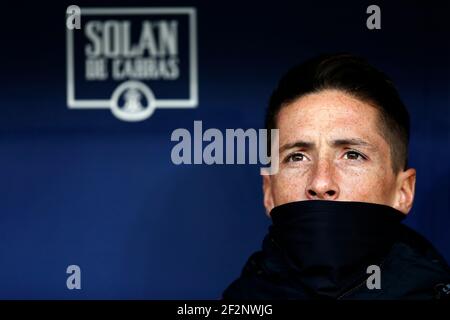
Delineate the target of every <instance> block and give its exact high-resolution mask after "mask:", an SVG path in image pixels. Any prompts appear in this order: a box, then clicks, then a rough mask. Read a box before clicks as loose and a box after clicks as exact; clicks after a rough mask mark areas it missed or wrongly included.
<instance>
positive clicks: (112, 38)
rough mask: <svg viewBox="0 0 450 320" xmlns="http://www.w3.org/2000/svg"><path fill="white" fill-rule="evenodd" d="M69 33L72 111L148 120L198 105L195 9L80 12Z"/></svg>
mask: <svg viewBox="0 0 450 320" xmlns="http://www.w3.org/2000/svg"><path fill="white" fill-rule="evenodd" d="M79 10H80V13H81V28H79V29H78V28H67V29H66V37H67V39H66V41H67V43H66V45H67V105H68V107H69V109H86V110H88V109H110V110H111V112H112V114H113V115H114V116H116V117H117V118H118V119H120V120H123V121H142V120H145V119H147V118H149V117H150V116H151V115H152V114H153V113H154V112H155V110H156V109H159V108H171V109H186V108H195V107H197V105H198V78H197V75H198V70H197V21H196V11H195V9H194V8H186V7H182V8H177V7H171V8H79Z"/></svg>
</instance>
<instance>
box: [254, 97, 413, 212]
mask: <svg viewBox="0 0 450 320" xmlns="http://www.w3.org/2000/svg"><path fill="white" fill-rule="evenodd" d="M377 121H378V110H377V109H375V108H374V107H373V106H371V105H370V104H368V103H366V102H364V101H361V100H359V99H357V98H354V97H352V96H350V95H348V94H346V93H344V92H342V91H339V90H323V91H320V92H318V93H313V94H309V95H306V96H303V97H301V98H299V99H297V100H296V101H294V102H293V103H291V104H289V105H287V106H284V107H283V108H282V109H281V110H280V112H279V113H278V116H277V119H276V123H277V127H278V128H279V130H280V131H279V145H280V150H282V148H283V146H284V145H287V144H292V143H294V142H296V141H299V140H302V141H307V142H311V143H314V146H312V147H310V146H308V147H304V146H296V147H293V148H290V149H287V150H285V151H281V152H280V156H279V161H280V167H279V171H278V173H277V174H275V175H272V176H264V177H263V191H264V206H265V208H266V211H267V213H269V212H270V210H271V209H272V208H273V207H274V206H278V205H281V204H284V203H288V202H293V201H301V200H336V201H361V202H370V203H378V204H385V205H389V206H391V207H393V208H395V209H397V210H399V211H401V212H403V213H404V214H407V213H408V212H409V211H410V210H411V207H412V204H413V200H414V189H415V181H416V172H415V170H414V169H412V168H410V169H408V170H405V171H401V172H399V173H395V172H394V171H393V169H392V161H391V152H390V146H389V144H388V142H387V141H386V140H384V138H383V137H382V135H381V134H380V131H379V130H380V129H379V126H377ZM336 139H359V140H363V141H365V142H367V143H368V146H366V145H353V144H345V145H332V144H331V142H330V141H333V140H336Z"/></svg>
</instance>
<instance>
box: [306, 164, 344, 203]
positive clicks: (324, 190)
mask: <svg viewBox="0 0 450 320" xmlns="http://www.w3.org/2000/svg"><path fill="white" fill-rule="evenodd" d="M311 174H312V176H311V179H310V183H309V184H308V185H307V187H306V198H307V199H309V200H336V199H337V198H338V197H339V186H338V185H337V183H336V181H335V177H334V169H333V164H331V163H329V162H328V161H327V160H325V159H324V160H320V161H319V162H318V163H317V164H316V166H315V167H314V169H313V171H312V173H311Z"/></svg>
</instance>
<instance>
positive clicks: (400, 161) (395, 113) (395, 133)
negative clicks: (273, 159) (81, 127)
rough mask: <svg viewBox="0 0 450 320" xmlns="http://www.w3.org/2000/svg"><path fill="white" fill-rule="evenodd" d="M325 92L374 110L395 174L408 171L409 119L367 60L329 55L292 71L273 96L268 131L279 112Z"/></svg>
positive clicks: (392, 90)
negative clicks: (335, 92)
mask: <svg viewBox="0 0 450 320" xmlns="http://www.w3.org/2000/svg"><path fill="white" fill-rule="evenodd" d="M326 89H336V90H341V91H343V92H344V93H347V94H349V95H351V96H353V97H355V98H358V99H360V100H362V101H364V102H367V103H369V104H371V105H372V106H374V107H375V108H376V109H377V110H378V113H379V123H378V126H379V129H380V133H381V134H382V136H383V137H384V139H385V140H386V142H387V143H388V144H389V145H390V150H391V158H392V168H393V170H394V172H395V173H397V172H399V171H400V170H406V169H407V167H408V143H409V130H410V119H409V113H408V110H407V109H406V107H405V105H404V104H403V102H402V100H401V99H400V96H399V94H398V92H397V89H396V88H395V86H394V84H393V82H392V81H391V80H390V79H389V78H388V77H387V76H386V75H385V74H384V73H383V72H381V71H379V70H377V69H376V68H375V67H373V66H371V65H370V64H369V63H368V62H367V61H366V60H365V59H363V58H361V57H358V56H354V55H351V54H348V53H338V54H326V55H320V56H318V57H315V58H312V59H310V60H308V61H306V62H305V63H303V64H300V65H298V66H295V67H293V68H291V69H290V70H289V71H288V72H287V73H286V74H285V75H284V76H283V77H282V78H281V80H280V81H279V83H278V86H277V88H276V89H275V90H274V92H273V93H272V96H271V97H270V101H269V107H268V109H267V113H266V121H265V125H266V129H275V128H277V126H276V118H277V115H278V113H279V112H280V110H281V109H282V108H283V107H284V106H286V105H288V104H290V103H292V102H294V101H295V100H297V99H298V98H300V97H302V96H304V95H307V94H310V93H317V92H320V91H322V90H326Z"/></svg>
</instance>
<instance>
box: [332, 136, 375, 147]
mask: <svg viewBox="0 0 450 320" xmlns="http://www.w3.org/2000/svg"><path fill="white" fill-rule="evenodd" d="M330 144H331V145H332V146H334V147H338V146H343V145H346V146H362V147H367V148H371V149H375V146H374V145H372V144H371V143H369V142H367V141H365V140H363V139H360V138H348V139H336V140H332V141H331V142H330Z"/></svg>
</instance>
